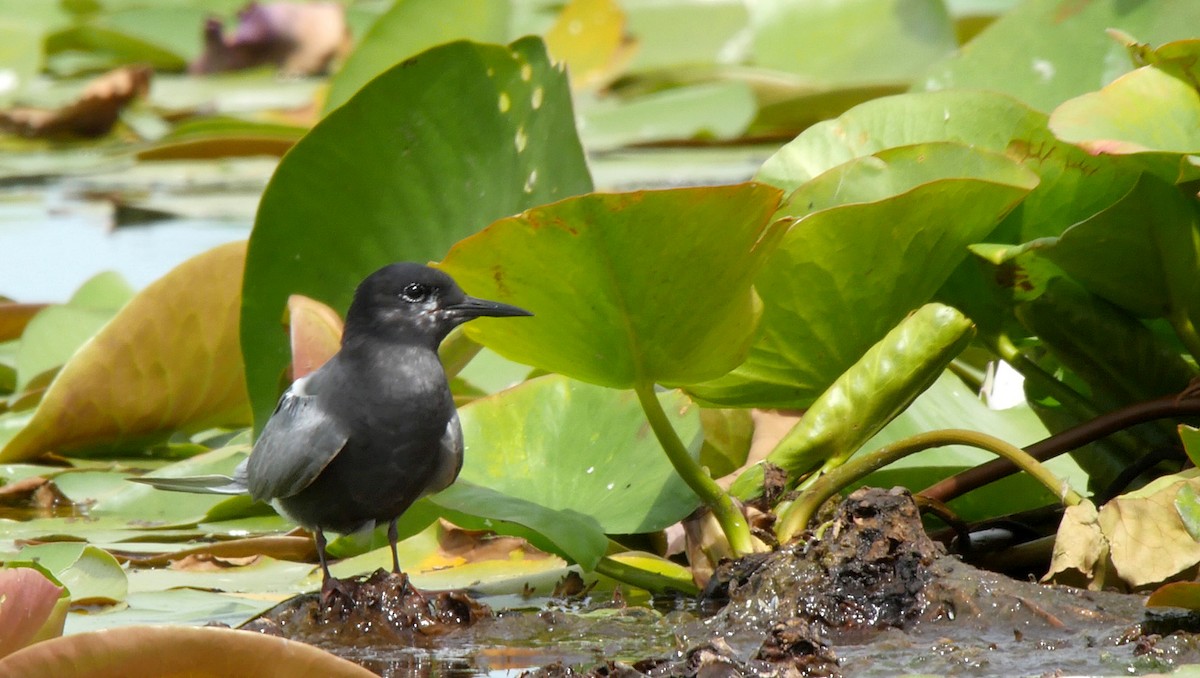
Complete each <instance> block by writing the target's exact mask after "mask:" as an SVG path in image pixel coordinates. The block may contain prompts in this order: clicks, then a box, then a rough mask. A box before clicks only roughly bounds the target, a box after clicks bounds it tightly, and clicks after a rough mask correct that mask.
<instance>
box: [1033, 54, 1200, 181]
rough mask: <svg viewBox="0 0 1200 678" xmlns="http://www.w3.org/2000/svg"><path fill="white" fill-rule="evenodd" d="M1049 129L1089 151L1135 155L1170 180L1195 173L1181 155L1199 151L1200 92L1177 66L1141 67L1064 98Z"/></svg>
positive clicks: (1055, 110)
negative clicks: (1102, 84)
mask: <svg viewBox="0 0 1200 678" xmlns="http://www.w3.org/2000/svg"><path fill="white" fill-rule="evenodd" d="M1050 129H1051V130H1053V131H1054V133H1055V134H1056V135H1058V138H1060V139H1062V140H1064V141H1068V142H1070V143H1073V144H1076V145H1078V146H1080V147H1081V148H1084V149H1086V150H1087V151H1089V152H1090V153H1093V154H1100V153H1108V154H1113V155H1137V156H1139V158H1140V159H1142V160H1143V161H1144V162H1146V163H1147V164H1148V167H1150V168H1151V169H1153V170H1157V171H1158V172H1159V173H1160V175H1161V176H1163V177H1164V178H1165V179H1168V180H1170V181H1176V180H1178V179H1180V178H1184V177H1187V178H1194V177H1195V175H1196V170H1195V166H1194V165H1193V164H1192V163H1191V162H1190V161H1189V160H1188V158H1187V157H1185V156H1186V155H1187V154H1190V153H1197V152H1200V92H1197V91H1196V86H1195V85H1193V84H1192V83H1190V82H1188V81H1187V80H1186V79H1185V76H1184V74H1183V73H1182V72H1180V70H1179V69H1177V68H1174V67H1172V66H1170V65H1167V66H1164V67H1162V68H1159V67H1157V66H1145V67H1143V68H1139V69H1138V70H1136V71H1133V72H1132V73H1127V74H1126V75H1123V76H1121V77H1120V78H1118V79H1117V80H1116V81H1114V82H1113V83H1111V84H1109V85H1107V86H1106V87H1105V88H1104V89H1102V90H1100V91H1099V92H1091V93H1088V94H1084V95H1082V96H1079V97H1076V98H1075V99H1071V100H1070V101H1067V102H1064V103H1063V104H1062V105H1061V106H1059V107H1058V108H1056V109H1054V113H1052V114H1051V115H1050Z"/></svg>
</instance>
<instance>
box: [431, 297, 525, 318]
mask: <svg viewBox="0 0 1200 678" xmlns="http://www.w3.org/2000/svg"><path fill="white" fill-rule="evenodd" d="M445 311H446V312H447V313H448V314H449V315H450V316H451V317H453V318H455V319H458V320H463V321H466V320H470V319H471V318H479V317H483V316H489V317H494V318H503V317H511V316H519V315H533V314H532V313H530V312H529V311H526V310H525V309H523V308H518V307H516V306H510V305H509V304H502V303H500V302H498V301H488V300H487V299H478V298H476V297H467V298H466V299H463V300H462V301H460V302H458V303H457V304H450V305H449V306H446V307H445Z"/></svg>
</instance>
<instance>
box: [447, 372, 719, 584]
mask: <svg viewBox="0 0 1200 678" xmlns="http://www.w3.org/2000/svg"><path fill="white" fill-rule="evenodd" d="M660 399H661V400H662V402H663V407H664V409H665V410H666V411H667V412H668V413H669V416H670V418H671V423H672V425H673V426H674V428H675V430H676V431H677V432H678V433H679V435H680V437H681V438H682V440H683V441H684V443H685V444H686V445H688V447H689V449H690V450H691V451H692V453H693V454H694V455H695V454H698V453H699V451H700V448H701V445H702V443H703V438H704V434H703V431H702V430H701V426H700V415H699V409H700V408H698V407H696V406H695V405H693V404H692V403H691V402H690V401H689V400H688V399H687V397H686V396H684V395H682V394H681V393H679V392H677V391H674V392H670V393H664V394H662V395H661V396H660ZM459 412H460V415H461V417H462V425H463V438H464V439H465V440H466V443H467V449H466V456H465V460H464V463H463V470H462V474H461V475H460V476H459V480H460V482H459V483H457V484H455V485H454V486H452V487H451V488H450V489H448V490H447V491H445V492H443V493H441V494H438V495H436V496H434V497H433V501H434V503H436V504H438V505H439V506H442V507H444V508H449V509H453V510H454V511H456V512H458V513H462V514H467V515H471V516H475V517H477V518H482V519H491V520H503V521H508V522H514V523H518V524H520V525H523V526H525V527H527V528H530V529H532V530H534V531H536V532H537V533H539V534H540V535H541V536H543V537H544V539H546V540H549V541H550V543H551V545H553V546H555V547H556V548H555V549H554V550H556V551H557V552H559V553H563V554H564V555H567V556H568V557H570V558H571V559H572V560H574V561H576V562H579V563H580V564H583V565H585V566H587V567H592V566H594V565H595V560H596V559H598V558H599V557H600V556H601V555H603V554H604V550H605V549H606V548H607V541H606V539H605V538H604V535H605V534H606V533H608V534H634V533H642V532H653V531H656V530H661V529H663V528H665V527H666V526H668V525H671V524H672V523H675V522H677V521H678V520H680V519H682V518H683V517H684V516H686V515H687V514H688V513H690V512H691V511H692V510H694V509H695V508H696V506H697V505H699V503H700V500H699V499H698V498H697V497H696V495H695V494H694V493H693V492H692V491H691V489H689V488H688V486H687V484H686V483H684V482H683V480H682V479H681V478H680V477H679V476H678V475H677V474H676V473H675V469H674V468H673V467H672V466H671V462H670V461H669V460H668V459H667V457H666V455H664V454H663V453H662V449H661V448H660V447H659V444H658V441H657V440H656V439H655V438H654V436H652V435H648V433H647V431H646V417H645V414H644V413H643V412H642V409H641V406H640V405H639V403H638V399H637V396H636V395H635V394H634V393H633V392H632V391H619V390H614V389H609V388H604V387H600V386H591V385H588V384H585V383H582V382H578V381H572V380H570V379H567V378H565V377H562V376H558V375H549V376H545V377H540V378H537V379H534V380H531V381H528V382H525V383H523V384H521V385H519V386H516V387H514V388H511V389H508V390H506V391H503V392H501V393H499V394H496V395H493V396H488V397H486V398H480V399H478V400H475V401H473V402H472V403H470V404H469V405H466V406H465V407H463V408H462V409H461V410H460V411H459Z"/></svg>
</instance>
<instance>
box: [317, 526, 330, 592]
mask: <svg viewBox="0 0 1200 678" xmlns="http://www.w3.org/2000/svg"><path fill="white" fill-rule="evenodd" d="M313 540H314V541H316V542H317V558H318V559H320V561H321V587H322V588H324V587H325V584H326V583H327V582H328V581H329V580H330V579H332V578H333V577H332V576H331V575H330V574H329V563H327V562H325V546H326V541H325V532H324V531H323V530H322V529H321V528H319V527H318V528H317V530H316V532H313Z"/></svg>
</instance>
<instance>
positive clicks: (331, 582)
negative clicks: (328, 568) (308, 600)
mask: <svg viewBox="0 0 1200 678" xmlns="http://www.w3.org/2000/svg"><path fill="white" fill-rule="evenodd" d="M335 596H341V597H342V600H344V601H345V602H346V603H347V604H348V605H350V606H351V607H353V606H354V592H353V591H351V590H350V585H348V584H347V583H346V582H344V581H342V580H341V579H338V578H337V577H326V578H325V580H324V581H322V582H321V605H323V606H326V607H328V606H329V605H330V604H331V603H332V602H333V599H334V597H335Z"/></svg>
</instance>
